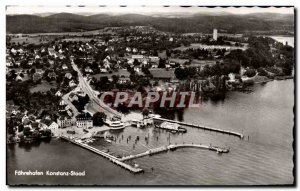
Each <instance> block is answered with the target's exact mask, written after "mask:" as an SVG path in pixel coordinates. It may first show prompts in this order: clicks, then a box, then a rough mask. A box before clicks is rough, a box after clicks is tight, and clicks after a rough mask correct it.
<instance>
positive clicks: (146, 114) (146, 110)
mask: <svg viewBox="0 0 300 191" xmlns="http://www.w3.org/2000/svg"><path fill="white" fill-rule="evenodd" d="M149 113H150V111H149V109H148V108H146V107H145V108H144V109H143V111H142V114H143V117H148V115H149Z"/></svg>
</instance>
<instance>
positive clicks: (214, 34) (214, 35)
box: [213, 29, 218, 41]
mask: <svg viewBox="0 0 300 191" xmlns="http://www.w3.org/2000/svg"><path fill="white" fill-rule="evenodd" d="M213 39H214V40H215V41H217V40H218V30H217V29H214V31H213Z"/></svg>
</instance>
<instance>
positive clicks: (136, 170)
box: [60, 136, 144, 174]
mask: <svg viewBox="0 0 300 191" xmlns="http://www.w3.org/2000/svg"><path fill="white" fill-rule="evenodd" d="M60 138H61V139H64V140H66V141H69V142H71V143H73V144H75V145H78V146H80V147H82V148H85V149H87V150H89V151H91V152H93V153H96V154H98V155H100V156H102V157H104V158H106V159H108V160H109V161H110V162H112V163H114V164H117V165H118V166H121V167H122V168H124V169H126V170H128V171H130V172H132V173H134V174H137V173H141V172H144V170H143V169H141V168H136V167H133V166H130V165H129V164H126V163H124V162H122V161H121V160H120V159H119V158H117V157H115V156H112V155H110V154H108V153H105V152H103V151H100V150H98V149H96V148H94V147H91V146H89V145H87V144H84V143H80V142H78V141H76V140H74V139H71V138H68V137H66V136H61V137H60Z"/></svg>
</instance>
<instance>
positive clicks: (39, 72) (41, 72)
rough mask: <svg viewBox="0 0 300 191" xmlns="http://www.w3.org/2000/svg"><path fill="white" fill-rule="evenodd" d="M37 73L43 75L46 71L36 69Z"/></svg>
mask: <svg viewBox="0 0 300 191" xmlns="http://www.w3.org/2000/svg"><path fill="white" fill-rule="evenodd" d="M35 73H38V74H41V75H43V74H44V73H45V71H44V70H42V69H36V70H35Z"/></svg>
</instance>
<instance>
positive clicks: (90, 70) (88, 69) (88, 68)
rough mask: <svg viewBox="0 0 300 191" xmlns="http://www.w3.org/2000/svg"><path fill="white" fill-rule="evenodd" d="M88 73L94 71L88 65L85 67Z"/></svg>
mask: <svg viewBox="0 0 300 191" xmlns="http://www.w3.org/2000/svg"><path fill="white" fill-rule="evenodd" d="M84 71H85V72H86V73H93V70H92V69H91V68H90V67H89V66H88V67H86V68H85V69H84Z"/></svg>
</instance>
